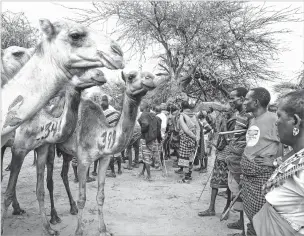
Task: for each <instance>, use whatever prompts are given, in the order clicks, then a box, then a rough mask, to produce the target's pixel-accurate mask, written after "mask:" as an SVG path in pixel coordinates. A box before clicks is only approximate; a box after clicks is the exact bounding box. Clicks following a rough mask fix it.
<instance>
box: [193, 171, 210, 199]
mask: <svg viewBox="0 0 304 236" xmlns="http://www.w3.org/2000/svg"><path fill="white" fill-rule="evenodd" d="M213 170H214V167H213V169H212V171H211V173H210V175H209V177H208V179H207V182H206V184H205V186H204V188H203V191H202V192H201V195H200V196H199V198H198V200H197V201H198V202H199V200H200V199H201V197H202V195H203V192H204V191H205V188H206V186H207V184H208V182H209V179H210V177H211V175H212V173H213Z"/></svg>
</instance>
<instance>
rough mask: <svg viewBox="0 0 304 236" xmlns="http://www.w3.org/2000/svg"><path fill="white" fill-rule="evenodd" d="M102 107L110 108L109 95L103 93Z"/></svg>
mask: <svg viewBox="0 0 304 236" xmlns="http://www.w3.org/2000/svg"><path fill="white" fill-rule="evenodd" d="M101 107H102V109H103V110H106V109H108V108H109V99H108V96H107V95H103V96H102V98H101Z"/></svg>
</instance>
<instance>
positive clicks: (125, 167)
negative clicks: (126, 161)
mask: <svg viewBox="0 0 304 236" xmlns="http://www.w3.org/2000/svg"><path fill="white" fill-rule="evenodd" d="M123 168H124V169H127V170H133V167H132V166H124V167H123Z"/></svg>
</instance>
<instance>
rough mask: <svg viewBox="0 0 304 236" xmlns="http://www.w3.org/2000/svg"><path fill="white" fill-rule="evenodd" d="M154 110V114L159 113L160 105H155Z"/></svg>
mask: <svg viewBox="0 0 304 236" xmlns="http://www.w3.org/2000/svg"><path fill="white" fill-rule="evenodd" d="M154 111H155V113H156V114H159V113H160V112H161V109H160V106H155V108H154Z"/></svg>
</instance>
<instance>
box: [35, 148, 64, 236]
mask: <svg viewBox="0 0 304 236" xmlns="http://www.w3.org/2000/svg"><path fill="white" fill-rule="evenodd" d="M36 150H37V156H39V158H37V165H36V170H37V185H36V195H37V199H38V202H39V209H40V217H41V220H42V230H43V233H45V234H46V235H48V236H49V235H59V232H58V231H56V230H53V229H52V228H51V226H50V223H49V222H48V220H47V217H46V212H45V207H44V195H45V193H44V169H45V164H46V162H47V158H48V151H49V145H43V146H40V147H39V148H37V149H36Z"/></svg>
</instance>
